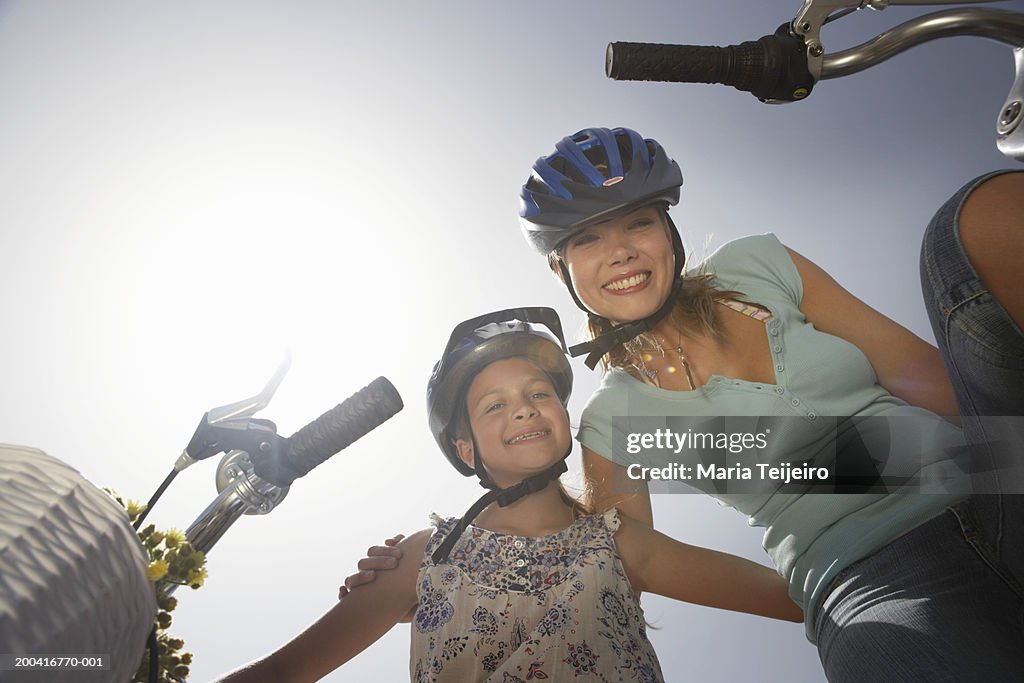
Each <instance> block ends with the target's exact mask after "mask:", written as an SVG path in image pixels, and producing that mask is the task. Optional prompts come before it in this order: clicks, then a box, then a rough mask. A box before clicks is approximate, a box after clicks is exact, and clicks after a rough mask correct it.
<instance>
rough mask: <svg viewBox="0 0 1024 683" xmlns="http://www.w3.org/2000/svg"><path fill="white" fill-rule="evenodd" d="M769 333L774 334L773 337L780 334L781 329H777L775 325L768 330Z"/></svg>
mask: <svg viewBox="0 0 1024 683" xmlns="http://www.w3.org/2000/svg"><path fill="white" fill-rule="evenodd" d="M768 333H769V334H770V335H772V336H773V337H777V336H779V331H778V330H777V329H775V328H774V327H773V328H772V329H770V330H768Z"/></svg>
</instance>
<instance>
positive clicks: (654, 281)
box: [561, 205, 675, 323]
mask: <svg viewBox="0 0 1024 683" xmlns="http://www.w3.org/2000/svg"><path fill="white" fill-rule="evenodd" d="M669 230H670V228H669V223H668V217H667V216H666V214H665V212H664V211H663V210H662V209H661V208H660V207H658V206H651V205H649V206H644V207H641V208H639V209H634V210H632V211H630V212H628V213H625V214H621V215H619V216H616V217H614V218H610V219H608V220H606V221H601V222H599V223H595V224H594V225H591V226H588V227H586V228H584V229H583V230H581V231H580V232H578V233H576V234H575V235H573V236H572V237H570V238H569V239H568V240H567V241H566V243H565V246H564V247H563V249H562V253H561V259H562V261H563V263H564V264H565V266H566V268H567V269H568V271H569V277H570V278H571V279H572V286H573V288H574V289H575V290H576V295H577V296H578V297H579V298H580V301H582V302H583V303H584V305H586V307H587V308H588V309H590V310H591V312H593V313H596V314H597V315H600V316H602V317H604V318H607V319H609V320H611V321H612V322H616V323H623V322H629V321H632V320H642V319H643V318H646V317H648V316H649V315H651V314H653V313H654V312H655V311H657V310H658V308H659V307H661V305H662V303H664V301H665V300H666V298H667V297H668V295H669V292H670V290H671V287H672V282H673V280H674V279H675V256H674V254H673V250H672V239H671V236H670V235H671V233H670V232H669Z"/></svg>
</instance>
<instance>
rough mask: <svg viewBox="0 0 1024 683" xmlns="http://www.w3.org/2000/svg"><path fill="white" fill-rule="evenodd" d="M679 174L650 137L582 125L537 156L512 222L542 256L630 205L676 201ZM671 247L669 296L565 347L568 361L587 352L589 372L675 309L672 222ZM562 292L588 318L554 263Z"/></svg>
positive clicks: (679, 247) (678, 249) (680, 259)
mask: <svg viewBox="0 0 1024 683" xmlns="http://www.w3.org/2000/svg"><path fill="white" fill-rule="evenodd" d="M682 184H683V174H682V171H680V170H679V164H677V163H676V162H675V161H674V160H672V159H669V157H668V154H667V153H666V152H665V150H664V148H662V146H661V145H660V144H658V142H657V141H656V140H651V139H645V138H642V137H641V136H640V134H639V133H637V132H636V131H634V130H630V129H629V128H613V129H610V130H609V129H608V128H585V129H583V130H581V131H579V132H578V133H576V134H575V135H571V136H569V137H566V138H562V140H561V141H560V142H559V143H558V144H556V145H555V153H554V154H552V155H550V156H546V157H541V158H540V159H537V162H536V163H535V164H534V165H533V172H532V173H531V174H530V177H529V179H528V180H527V181H526V184H524V185H523V188H522V191H521V192H520V195H519V198H520V202H519V224H520V226H521V227H522V229H523V234H524V235H526V239H527V241H528V242H529V243H530V244H532V245H533V247H534V248H535V249H537V250H538V251H539V252H541V253H542V254H544V255H545V256H547V255H549V254H551V253H552V252H555V251H558V250H560V249H561V247H562V245H564V244H565V242H566V240H568V239H569V238H570V237H572V236H573V235H574V234H576V233H577V232H579V231H580V230H582V229H583V228H585V227H586V226H587V225H589V224H591V223H593V222H594V221H597V220H601V219H603V218H608V217H611V216H612V215H614V214H615V213H617V212H619V211H622V210H623V209H628V208H630V207H639V206H643V205H645V204H652V203H658V202H663V203H665V204H668V205H670V206H672V205H675V204H677V203H678V202H679V188H680V187H681V186H682ZM666 217H667V218H668V223H669V226H670V228H671V230H670V232H671V237H672V250H673V253H674V254H675V262H676V273H675V278H674V281H673V283H672V289H671V293H670V295H669V296H668V297H667V298H666V300H665V302H664V303H663V304H662V305H661V307H659V308H658V310H657V311H655V312H654V313H652V314H651V315H650V316H648V317H646V318H644V319H642V320H633V321H629V322H626V324H624V325H620V326H618V327H616V328H615V329H614V330H612V331H611V332H606V333H604V334H602V335H600V336H599V337H597V338H595V339H593V340H591V341H588V342H585V343H583V344H577V345H576V346H573V347H572V348H570V349H569V353H570V355H572V356H574V357H575V356H579V355H583V354H584V353H586V354H587V359H586V365H587V367H589V368H590V369H591V370H593V369H594V367H595V366H596V365H597V362H598V361H599V360H600V359H601V357H602V356H604V355H605V354H606V353H608V352H609V351H611V350H612V349H614V348H615V347H616V346H619V345H621V344H624V343H626V342H627V341H629V340H631V339H634V338H636V337H637V336H639V335H641V334H643V333H644V332H647V331H649V330H652V329H654V326H655V325H657V324H658V323H659V322H660V321H661V320H662V319H664V318H665V316H666V315H668V314H669V312H670V311H671V310H672V307H673V306H674V304H675V298H676V293H677V292H678V291H679V286H680V284H681V283H682V277H683V265H684V263H685V261H686V253H685V251H684V250H683V241H682V238H681V237H680V236H679V230H677V229H676V226H675V223H673V222H672V218H671V217H668V215H667V214H666ZM558 268H559V269H560V270H561V273H562V281H563V282H565V286H566V288H567V289H568V290H569V294H570V295H571V296H572V300H573V301H574V302H575V303H576V305H577V306H578V307H579V308H580V309H582V310H583V311H585V312H586V313H587V314H588V315H591V316H593V317H597V316H595V315H594V314H593V313H592V312H591V311H590V310H589V309H588V308H587V307H586V306H585V305H584V304H583V302H582V301H580V298H579V296H577V294H576V290H575V289H573V286H572V278H571V277H570V276H569V270H568V268H566V266H565V264H564V263H563V262H562V261H561V260H560V259H559V260H558Z"/></svg>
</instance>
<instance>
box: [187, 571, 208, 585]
mask: <svg viewBox="0 0 1024 683" xmlns="http://www.w3.org/2000/svg"><path fill="white" fill-rule="evenodd" d="M204 581H206V569H193V570H192V571H190V572H189V573H188V584H189V585H190V586H192V587H193V588H199V587H200V586H202V585H203V582H204Z"/></svg>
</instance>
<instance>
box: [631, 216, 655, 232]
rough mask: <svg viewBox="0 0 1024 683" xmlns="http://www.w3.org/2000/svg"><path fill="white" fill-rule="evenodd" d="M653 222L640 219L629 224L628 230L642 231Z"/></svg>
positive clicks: (647, 219)
mask: <svg viewBox="0 0 1024 683" xmlns="http://www.w3.org/2000/svg"><path fill="white" fill-rule="evenodd" d="M652 222H653V221H652V220H651V219H649V218H641V219H640V220H637V221H633V222H632V223H630V224H629V228H628V229H629V230H642V229H644V228H646V227H648V226H650V225H651V223H652Z"/></svg>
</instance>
